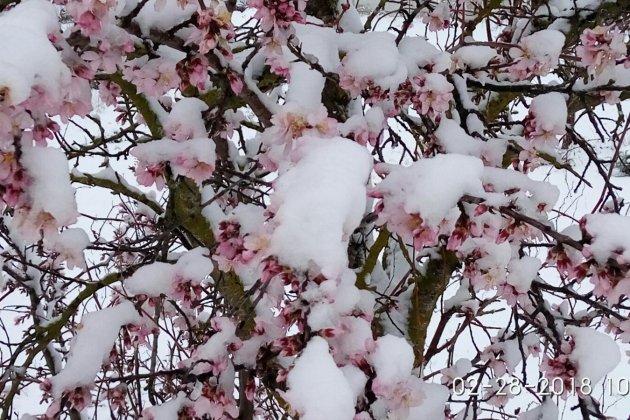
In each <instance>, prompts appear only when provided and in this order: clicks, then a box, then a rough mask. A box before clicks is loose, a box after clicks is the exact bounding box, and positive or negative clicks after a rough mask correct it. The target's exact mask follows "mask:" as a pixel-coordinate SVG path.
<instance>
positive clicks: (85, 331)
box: [50, 301, 142, 398]
mask: <svg viewBox="0 0 630 420" xmlns="http://www.w3.org/2000/svg"><path fill="white" fill-rule="evenodd" d="M141 319H142V317H141V316H140V315H139V314H138V312H137V311H136V309H135V307H134V305H133V303H131V302H129V301H125V302H122V303H121V304H119V305H117V306H113V307H110V308H105V309H101V310H100V311H96V312H90V313H87V314H85V315H83V318H82V319H81V329H80V330H79V332H78V334H77V335H76V336H75V338H74V340H73V342H72V344H71V346H70V354H69V355H68V361H67V363H66V365H65V367H64V368H63V370H61V372H59V373H58V374H57V375H55V376H53V377H52V378H51V379H50V381H51V384H52V394H53V396H54V397H55V398H59V397H61V394H62V393H63V392H64V391H66V390H70V389H73V388H76V387H80V386H86V385H90V384H91V383H92V382H93V381H94V377H95V376H96V374H97V373H98V371H99V370H100V368H101V365H102V364H103V360H104V359H106V358H107V355H108V354H109V352H110V350H111V349H112V346H113V345H114V341H115V340H116V338H117V337H118V331H119V330H120V327H122V326H123V325H126V324H131V323H135V322H140V320H141Z"/></svg>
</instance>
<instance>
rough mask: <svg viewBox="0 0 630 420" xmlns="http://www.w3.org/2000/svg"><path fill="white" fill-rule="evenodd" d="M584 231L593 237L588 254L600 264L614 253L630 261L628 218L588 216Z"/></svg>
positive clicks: (605, 215) (603, 215)
mask: <svg viewBox="0 0 630 420" xmlns="http://www.w3.org/2000/svg"><path fill="white" fill-rule="evenodd" d="M585 219H586V226H585V229H586V231H587V232H588V233H589V234H590V235H591V236H592V237H593V239H592V240H591V245H590V252H591V253H592V254H593V257H594V258H595V260H596V261H597V262H598V263H600V264H605V263H606V262H607V261H608V259H609V258H614V257H615V256H616V255H615V254H616V253H619V252H620V253H621V255H623V257H624V259H625V260H626V261H630V236H628V232H630V217H626V216H621V215H619V214H589V215H587V216H586V217H585Z"/></svg>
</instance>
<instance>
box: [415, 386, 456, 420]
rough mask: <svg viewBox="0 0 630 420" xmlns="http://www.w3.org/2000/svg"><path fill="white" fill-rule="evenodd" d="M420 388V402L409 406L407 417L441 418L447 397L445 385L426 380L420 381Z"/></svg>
mask: <svg viewBox="0 0 630 420" xmlns="http://www.w3.org/2000/svg"><path fill="white" fill-rule="evenodd" d="M420 384H421V386H420V390H421V392H422V393H423V395H424V399H423V401H422V403H421V404H420V405H418V406H416V407H410V408H409V416H408V417H407V418H408V419H441V418H443V417H444V408H445V406H446V402H447V401H448V397H449V390H448V388H447V387H445V386H442V385H439V384H432V383H427V382H421V383H420Z"/></svg>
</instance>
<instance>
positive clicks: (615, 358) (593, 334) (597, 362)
mask: <svg viewBox="0 0 630 420" xmlns="http://www.w3.org/2000/svg"><path fill="white" fill-rule="evenodd" d="M566 332H567V334H568V335H570V336H572V337H573V340H574V342H575V348H574V349H573V351H572V352H571V354H570V355H569V359H570V360H571V361H572V362H573V363H575V364H576V365H577V370H578V371H577V375H576V384H579V383H580V382H579V381H580V380H582V379H583V378H587V379H589V380H590V381H591V384H592V385H593V386H595V385H596V384H597V383H598V382H599V381H601V380H602V379H603V378H604V376H606V374H608V373H609V372H610V371H612V370H613V369H614V368H615V367H617V365H618V364H619V362H620V361H621V352H620V350H619V345H618V344H617V343H615V341H614V340H613V339H612V338H610V337H609V336H607V335H606V334H604V333H601V332H599V331H596V330H594V329H592V328H589V327H575V326H572V325H571V326H568V327H566Z"/></svg>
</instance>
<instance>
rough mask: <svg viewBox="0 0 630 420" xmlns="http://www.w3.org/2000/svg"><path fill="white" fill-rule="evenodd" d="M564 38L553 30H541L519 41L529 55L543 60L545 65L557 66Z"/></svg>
mask: <svg viewBox="0 0 630 420" xmlns="http://www.w3.org/2000/svg"><path fill="white" fill-rule="evenodd" d="M564 40H565V36H564V35H563V34H562V32H559V31H556V30H554V29H543V30H541V31H537V32H534V33H533V34H531V35H529V36H526V37H524V38H523V39H521V45H523V46H524V47H525V48H526V49H527V50H528V52H529V53H530V54H531V55H534V56H535V57H536V58H538V59H539V60H540V59H544V61H545V62H547V63H550V64H551V63H553V64H557V63H558V59H559V58H560V53H561V52H562V48H563V47H564Z"/></svg>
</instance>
